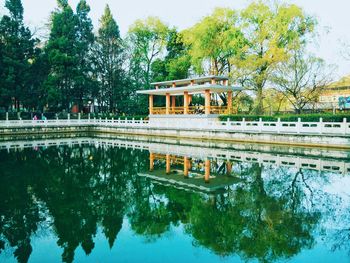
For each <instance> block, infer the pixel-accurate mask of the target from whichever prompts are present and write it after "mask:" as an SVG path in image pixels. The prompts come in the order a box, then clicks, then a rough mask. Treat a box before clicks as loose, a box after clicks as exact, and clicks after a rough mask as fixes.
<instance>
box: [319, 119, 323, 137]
mask: <svg viewBox="0 0 350 263" xmlns="http://www.w3.org/2000/svg"><path fill="white" fill-rule="evenodd" d="M319 125H320V134H322V133H323V118H322V117H321V118H320V121H319Z"/></svg>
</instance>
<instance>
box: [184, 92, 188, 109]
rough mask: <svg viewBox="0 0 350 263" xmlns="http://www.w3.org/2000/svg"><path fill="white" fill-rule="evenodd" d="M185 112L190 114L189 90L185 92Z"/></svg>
mask: <svg viewBox="0 0 350 263" xmlns="http://www.w3.org/2000/svg"><path fill="white" fill-rule="evenodd" d="M184 114H188V91H185V92H184Z"/></svg>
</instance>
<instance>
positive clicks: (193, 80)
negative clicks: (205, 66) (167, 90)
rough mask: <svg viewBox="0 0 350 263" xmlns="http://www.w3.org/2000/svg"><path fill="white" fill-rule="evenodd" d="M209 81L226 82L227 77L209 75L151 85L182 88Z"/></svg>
mask: <svg viewBox="0 0 350 263" xmlns="http://www.w3.org/2000/svg"><path fill="white" fill-rule="evenodd" d="M211 80H216V81H222V80H228V77H224V76H215V75H210V76H205V77H197V78H188V79H178V80H169V81H161V82H153V83H151V85H153V86H172V85H173V84H175V85H176V86H183V85H190V84H191V83H194V84H197V83H204V82H210V81H211Z"/></svg>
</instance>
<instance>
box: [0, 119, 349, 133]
mask: <svg viewBox="0 0 350 263" xmlns="http://www.w3.org/2000/svg"><path fill="white" fill-rule="evenodd" d="M74 126H100V127H111V128H112V127H128V128H171V129H201V130H209V131H232V132H249V133H274V134H304V135H306V134H325V135H350V122H347V121H346V119H344V121H343V122H323V121H322V119H320V121H318V122H302V121H300V120H299V121H296V122H283V121H280V120H278V121H275V122H271V121H262V120H260V121H245V120H243V121H229V120H228V121H210V122H203V123H202V124H201V123H198V122H197V123H194V122H191V120H190V119H189V120H188V121H187V122H183V121H182V122H181V123H180V122H176V121H175V120H174V121H172V120H171V119H165V120H164V121H162V122H149V121H147V120H120V119H119V120H113V119H111V120H109V119H70V120H39V121H35V120H16V121H12V120H11V121H0V128H34V127H74Z"/></svg>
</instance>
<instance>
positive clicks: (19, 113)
mask: <svg viewBox="0 0 350 263" xmlns="http://www.w3.org/2000/svg"><path fill="white" fill-rule="evenodd" d="M17 119H19V120H21V112H17Z"/></svg>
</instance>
